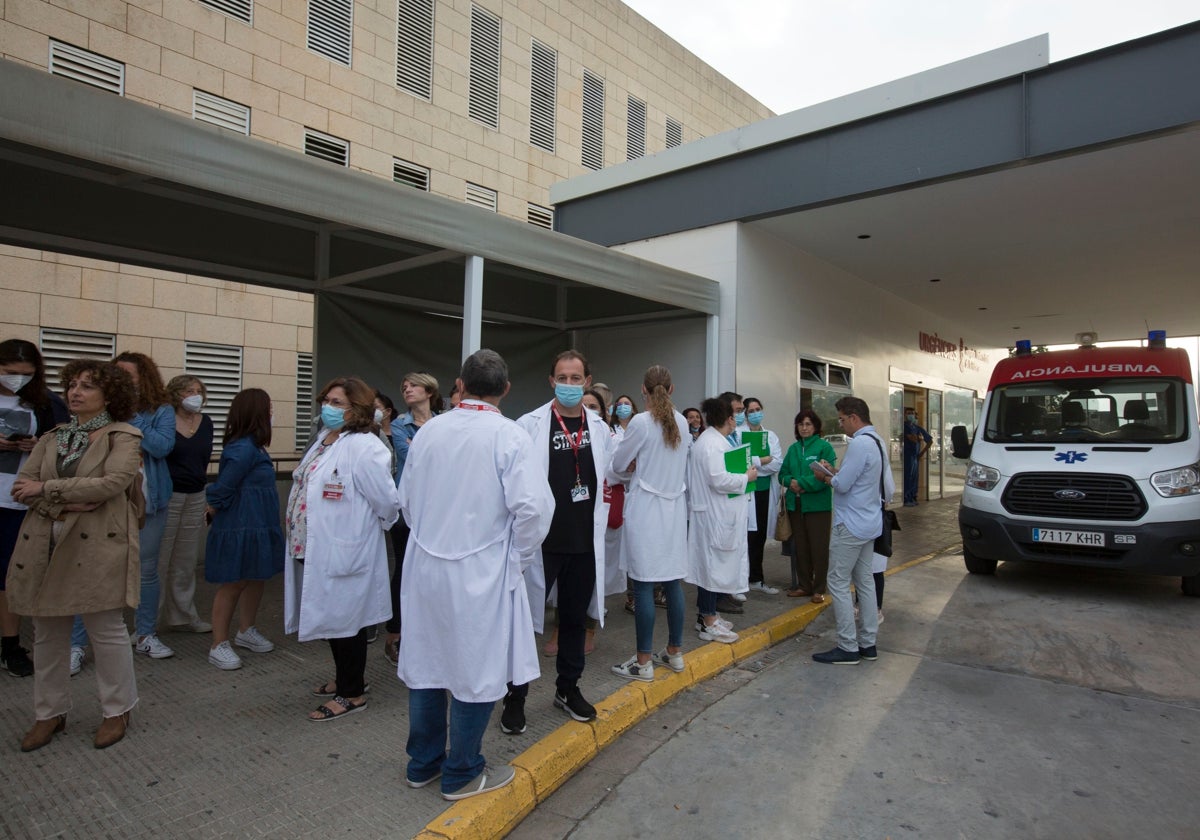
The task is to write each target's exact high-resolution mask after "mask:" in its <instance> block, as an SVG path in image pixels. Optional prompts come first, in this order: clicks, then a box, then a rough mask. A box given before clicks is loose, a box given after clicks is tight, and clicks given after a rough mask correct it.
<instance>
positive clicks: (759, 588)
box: [750, 580, 779, 595]
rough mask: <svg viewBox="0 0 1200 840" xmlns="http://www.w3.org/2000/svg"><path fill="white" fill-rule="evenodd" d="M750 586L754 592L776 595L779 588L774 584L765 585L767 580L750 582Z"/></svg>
mask: <svg viewBox="0 0 1200 840" xmlns="http://www.w3.org/2000/svg"><path fill="white" fill-rule="evenodd" d="M750 588H751V589H753V590H755V591H756V592H761V593H762V594H764V595H778V594H779V590H778V589H777V588H775V587H774V586H767V582H766V581H763V580H760V581H758V583H752V584H750Z"/></svg>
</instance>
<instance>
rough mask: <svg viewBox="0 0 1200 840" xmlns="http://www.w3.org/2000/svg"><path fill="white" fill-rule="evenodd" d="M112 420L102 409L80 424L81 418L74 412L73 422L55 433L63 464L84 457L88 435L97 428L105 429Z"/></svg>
mask: <svg viewBox="0 0 1200 840" xmlns="http://www.w3.org/2000/svg"><path fill="white" fill-rule="evenodd" d="M112 421H113V419H112V418H111V417H109V416H108V412H107V411H101V412H100V413H99V414H97V415H96V416H95V417H93V418H92V419H91V420H89V421H87V422H86V423H84V424H82V425H80V423H79V418H78V417H76V416H75V415H74V414H72V415H71V422H70V423H68V424H67V425H66V426H64V427H62V428H61V429H59V430H58V431H57V432H55V433H54V434H55V438H56V440H57V441H58V455H59V457H60V458H62V459H63V460H62V465H63V466H64V467H65V466H66V465H67V464H69V463H71V462H72V461H77V460H79V459H80V458H82V457H83V453H84V450H86V449H87V445H88V435H89V434H91V433H92V432H94V431H96V430H97V429H103V428H104V427H105V426H107V425H108V424H109V423H111V422H112Z"/></svg>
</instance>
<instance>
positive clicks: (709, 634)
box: [700, 620, 738, 645]
mask: <svg viewBox="0 0 1200 840" xmlns="http://www.w3.org/2000/svg"><path fill="white" fill-rule="evenodd" d="M700 638H701V640H703V641H705V642H722V643H724V644H727V645H731V644H733V643H734V642H736V641H737V640H738V634H737V633H734V632H733V631H732V630H730V629H729V628H728V627H722V626H721V624H720V620H718V621H715V622H713V623H712V624H708V625H705V627H704V629H702V630H701V631H700Z"/></svg>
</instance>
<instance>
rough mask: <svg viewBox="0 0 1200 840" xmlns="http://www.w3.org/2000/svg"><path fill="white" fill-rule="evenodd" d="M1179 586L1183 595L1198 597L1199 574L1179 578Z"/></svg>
mask: <svg viewBox="0 0 1200 840" xmlns="http://www.w3.org/2000/svg"><path fill="white" fill-rule="evenodd" d="M1179 588H1180V589H1182V590H1183V594H1184V595H1188V596H1190V597H1192V598H1200V575H1191V576H1189V577H1185V578H1180V579H1179Z"/></svg>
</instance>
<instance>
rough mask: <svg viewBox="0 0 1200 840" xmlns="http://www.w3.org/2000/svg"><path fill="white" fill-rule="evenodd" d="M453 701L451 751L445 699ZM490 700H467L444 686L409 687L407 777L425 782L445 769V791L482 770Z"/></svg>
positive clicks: (463, 782) (443, 779)
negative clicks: (447, 745) (470, 701)
mask: <svg viewBox="0 0 1200 840" xmlns="http://www.w3.org/2000/svg"><path fill="white" fill-rule="evenodd" d="M447 700H449V702H450V752H449V753H447V752H446V701H447ZM495 705H496V704H495V702H491V703H464V702H463V701H461V700H457V699H455V698H454V697H451V696H450V692H448V691H446V690H445V689H442V688H410V689H409V690H408V744H407V747H406V749H407V751H408V758H409V761H408V778H409V779H410V780H412V781H414V782H423V781H425V780H426V779H429V778H431V777H433V776H434V775H436V774H437V772H438V771H439V770H441V772H442V792H443V793H453V792H454V791H456V790H458V789H459V788H461V787H462V786H463V785H465V784H466V783H467V782H469V781H471V780H472V779H474V778H475V777H476V776H478V775H479V774H480V773H482V772H483V766H484V761H483V756H482V755H481V754H480V752H479V750H480V748H481V747H482V746H483V733H484V731H485V730H486V729H487V725H488V721H489V720H490V719H491V717H492V707H493V706H495Z"/></svg>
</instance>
